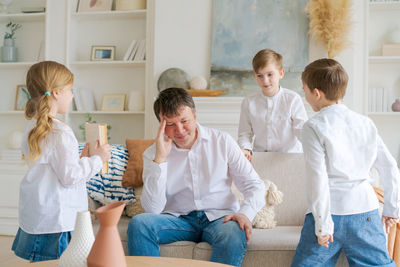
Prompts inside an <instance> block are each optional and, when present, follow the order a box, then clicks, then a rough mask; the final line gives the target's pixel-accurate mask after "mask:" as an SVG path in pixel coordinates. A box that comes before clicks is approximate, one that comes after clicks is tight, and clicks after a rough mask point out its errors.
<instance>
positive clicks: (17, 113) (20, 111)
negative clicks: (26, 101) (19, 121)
mask: <svg viewBox="0 0 400 267" xmlns="http://www.w3.org/2000/svg"><path fill="white" fill-rule="evenodd" d="M23 114H25V111H23V110H7V111H4V110H3V111H0V115H23Z"/></svg>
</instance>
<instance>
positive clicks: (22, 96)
mask: <svg viewBox="0 0 400 267" xmlns="http://www.w3.org/2000/svg"><path fill="white" fill-rule="evenodd" d="M16 91H17V93H16V95H15V105H14V109H15V110H25V105H26V102H28V100H29V99H30V98H31V95H30V94H29V92H28V89H27V88H26V85H23V84H19V85H17V90H16Z"/></svg>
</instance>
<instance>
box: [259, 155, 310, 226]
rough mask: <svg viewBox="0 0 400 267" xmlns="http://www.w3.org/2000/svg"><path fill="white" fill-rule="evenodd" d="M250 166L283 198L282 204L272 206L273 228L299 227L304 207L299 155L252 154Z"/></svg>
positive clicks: (302, 159)
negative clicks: (278, 191) (273, 186)
mask: <svg viewBox="0 0 400 267" xmlns="http://www.w3.org/2000/svg"><path fill="white" fill-rule="evenodd" d="M253 166H254V168H255V170H256V171H257V173H258V174H259V175H260V177H261V178H262V179H267V180H270V181H272V182H273V183H274V184H276V186H277V187H278V189H279V190H280V191H282V192H283V194H284V196H283V202H282V203H281V204H279V205H278V206H275V213H276V217H275V219H276V221H277V225H281V226H293V225H303V223H304V215H305V213H306V207H307V202H306V186H305V182H304V181H305V165H304V156H303V154H302V153H277V152H255V153H254V155H253Z"/></svg>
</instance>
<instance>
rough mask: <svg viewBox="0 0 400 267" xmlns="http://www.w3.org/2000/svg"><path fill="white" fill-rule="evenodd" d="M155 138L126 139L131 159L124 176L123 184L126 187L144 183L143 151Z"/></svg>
mask: <svg viewBox="0 0 400 267" xmlns="http://www.w3.org/2000/svg"><path fill="white" fill-rule="evenodd" d="M153 143H154V140H153V139H151V140H144V139H130V138H127V139H126V147H127V148H128V153H129V161H128V164H127V166H126V171H125V174H124V176H123V177H122V185H123V186H125V187H136V186H142V185H143V179H142V174H143V152H144V151H145V150H146V149H147V148H148V147H149V146H151V145H152V144H153Z"/></svg>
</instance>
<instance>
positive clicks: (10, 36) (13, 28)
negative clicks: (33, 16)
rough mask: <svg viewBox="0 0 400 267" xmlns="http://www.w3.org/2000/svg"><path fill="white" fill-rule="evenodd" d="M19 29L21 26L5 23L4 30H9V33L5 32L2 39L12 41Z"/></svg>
mask: <svg viewBox="0 0 400 267" xmlns="http://www.w3.org/2000/svg"><path fill="white" fill-rule="evenodd" d="M21 27H22V25H21V24H18V23H13V22H12V21H10V22H9V23H7V25H6V28H9V30H10V31H11V32H6V33H5V34H4V39H14V35H15V32H16V31H17V30H18V29H19V28H21Z"/></svg>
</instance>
